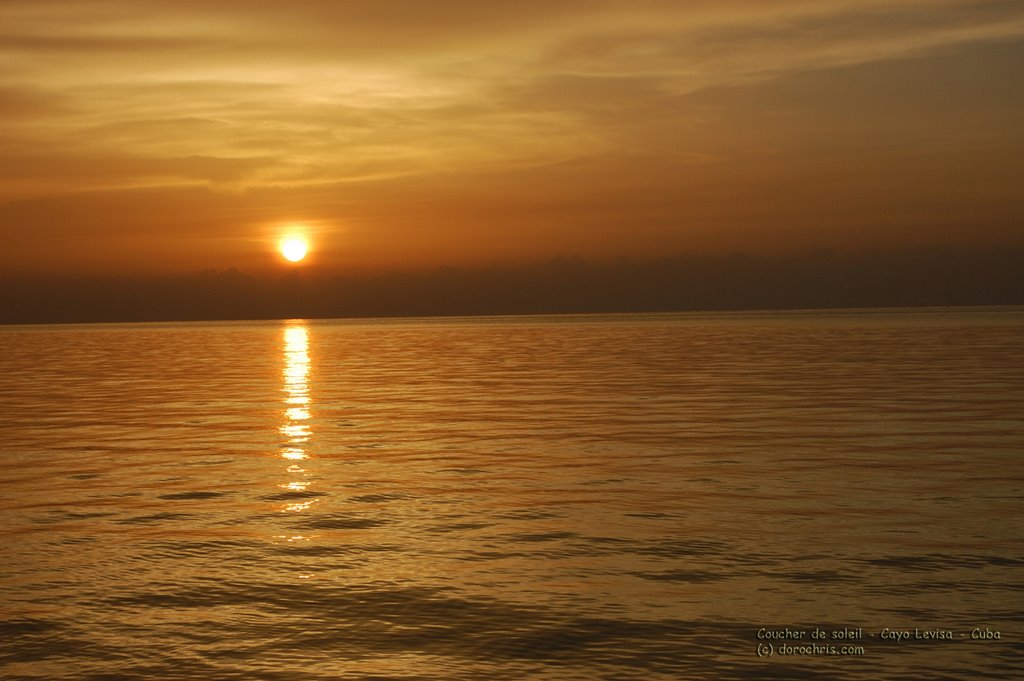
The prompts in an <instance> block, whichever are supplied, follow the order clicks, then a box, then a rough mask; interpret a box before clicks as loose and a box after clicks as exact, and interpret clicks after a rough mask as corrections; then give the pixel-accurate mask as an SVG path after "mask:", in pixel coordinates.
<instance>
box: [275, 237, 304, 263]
mask: <svg viewBox="0 0 1024 681" xmlns="http://www.w3.org/2000/svg"><path fill="white" fill-rule="evenodd" d="M308 252H309V244H308V243H307V242H306V240H305V239H300V238H299V237H288V238H287V239H285V240H284V241H282V242H281V255H283V256H284V258H285V260H289V261H291V262H299V261H300V260H302V259H303V258H305V257H306V253H308Z"/></svg>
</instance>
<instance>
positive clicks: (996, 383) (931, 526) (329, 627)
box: [0, 308, 1024, 681]
mask: <svg viewBox="0 0 1024 681" xmlns="http://www.w3.org/2000/svg"><path fill="white" fill-rule="evenodd" d="M1022 456H1024V310H1022V309H1020V308H1015V309H1005V308H1004V309H949V310H901V311H881V310H874V311H872V310H867V311H843V312H802V313H800V312H795V313H760V314H682V315H652V316H582V317H579V316H572V317H520V318H480V319H431V320H416V321H399V320H375V321H309V322H306V321H287V322H251V323H209V324H207V323H195V324H192V323H189V324H138V325H95V326H63V327H8V328H2V329H0V512H2V527H0V533H2V534H0V569H2V571H3V577H2V580H0V608H2V616H0V617H2V623H0V627H2V630H0V677H2V678H4V679H47V680H57V679H210V680H218V679H282V680H285V679H287V680H289V681H291V680H293V679H309V680H319V679H477V678H485V679H486V678H493V679H519V678H522V679H533V678H543V679H747V678H751V679H752V678H811V679H814V678H820V679H839V680H843V679H877V678H888V679H917V678H921V679H947V678H971V679H977V678H1000V679H1002V678H1009V677H1011V676H1013V675H1014V674H1016V673H1020V672H1021V670H1022V669H1024V645H1022V635H1024V592H1022V588H1024V587H1022V584H1024V579H1022V574H1024V570H1022V567H1024V465H1022V464H1024V461H1022ZM762 628H766V629H767V630H771V631H780V630H781V631H783V632H785V630H786V629H788V630H789V631H790V632H791V635H794V636H795V635H800V636H802V639H777V638H776V639H772V638H760V637H759V633H758V632H759V631H760V630H761V629H762ZM815 628H818V629H820V630H821V631H822V632H824V633H825V635H826V636H827V637H828V638H827V639H825V640H815V639H811V638H810V635H811V632H813V631H814V630H815ZM847 628H849V629H851V630H853V632H852V637H851V638H848V639H836V638H833V633H834V632H842V631H844V630H845V629H847ZM858 629H859V630H860V631H859V636H858V635H857V634H858V632H857V631H856V630H858ZM915 629H917V635H918V636H920V635H921V633H922V632H925V633H928V634H929V635H931V634H933V632H936V631H938V632H940V633H939V634H938V635H939V636H943V635H945V632H949V633H950V635H952V636H953V638H952V640H946V639H931V638H928V639H922V638H915ZM799 632H803V633H802V634H801V633H799ZM903 632H906V633H907V635H908V639H907V640H899V641H895V640H893V639H892V638H883V637H882V634H885V635H886V636H887V637H892V636H897V635H898V636H901V637H902V635H903ZM972 632H976V633H975V635H976V636H977V635H988V636H989V638H987V639H977V638H973V639H972V638H971V633H972ZM985 632H988V633H987V634H986V633H985ZM996 632H998V634H999V638H998V639H995V638H992V636H993V635H994V634H995V633H996ZM764 635H765V634H764V633H762V634H761V636H762V637H763V636H764ZM783 635H785V634H783ZM812 643H813V644H814V645H817V646H818V649H817V652H815V648H812V647H811V645H812ZM768 645H771V646H772V647H771V648H768V647H767V646H768ZM787 645H790V646H792V648H790V650H789V652H788V654H787V652H786V646H787ZM843 645H848V646H850V648H851V649H849V650H846V651H845V654H844V652H843V649H842V648H841V646H843ZM759 646H760V647H759ZM828 646H831V647H832V650H829V648H828ZM759 651H760V653H761V655H762V656H759V655H758V652H759ZM801 653H803V654H801Z"/></svg>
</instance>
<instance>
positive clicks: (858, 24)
mask: <svg viewBox="0 0 1024 681" xmlns="http://www.w3.org/2000/svg"><path fill="white" fill-rule="evenodd" d="M0 26H2V27H3V28H2V29H0V55H2V62H0V64H2V66H0V120H2V123H3V125H2V126H0V242H2V249H0V273H2V274H3V275H4V276H8V277H15V278H17V277H21V278H26V277H27V278H32V279H34V280H39V279H44V280H45V279H46V278H47V277H58V278H67V277H79V278H83V279H82V280H83V281H84V280H85V279H84V278H95V277H119V276H127V275H137V276H143V275H144V276H156V275H161V276H162V275H167V276H172V275H174V276H177V275H185V274H188V273H192V272H196V271H199V270H202V269H211V268H212V269H218V270H226V269H227V268H230V267H237V268H239V269H241V270H242V271H246V272H252V273H254V274H256V275H258V276H261V277H263V276H270V275H271V274H272V273H273V272H274V271H276V270H279V269H280V264H279V263H278V262H277V261H276V260H275V256H274V253H273V249H274V246H275V243H276V241H277V239H278V238H279V237H280V236H281V235H282V234H284V233H285V232H287V231H292V230H299V231H302V232H304V233H306V234H307V236H308V237H309V238H310V240H311V241H312V245H313V252H312V255H311V258H310V262H309V267H310V268H312V269H315V270H316V271H317V272H319V273H321V274H323V273H329V274H338V273H350V274H354V275H359V276H362V275H366V276H370V275H373V274H374V273H379V272H383V271H400V272H401V271H407V272H428V271H433V270H434V269H436V268H438V267H441V266H444V265H450V266H458V267H468V268H481V267H485V266H486V267H497V266H501V267H510V266H514V265H517V264H523V263H528V262H542V261H545V260H547V259H548V258H550V257H552V256H554V255H556V254H566V255H573V256H579V257H582V258H585V259H587V260H588V261H593V262H611V261H613V260H614V259H615V258H617V257H620V256H621V257H628V258H639V259H650V258H652V257H655V256H661V255H665V254H679V253H691V254H714V253H727V252H731V251H740V252H744V253H749V254H751V255H752V256H754V257H758V258H761V257H782V256H786V257H789V256H790V255H792V254H801V253H803V254H806V253H813V252H815V251H817V250H819V249H831V250H834V251H837V252H856V251H859V250H860V249H865V248H878V249H882V250H890V251H892V250H896V251H900V252H906V251H907V250H908V249H909V250H913V249H923V248H933V247H940V248H945V249H954V250H955V249H967V250H969V249H979V248H982V249H985V248H988V249H991V248H996V249H998V248H1010V247H1018V246H1021V245H1024V222H1022V221H1024V192H1022V191H1021V189H1020V187H1021V186H1022V184H1024V183H1022V179H1024V127H1022V126H1021V125H1020V120H1022V119H1024V115H1022V114H1024V89H1022V88H1020V87H1019V81H1020V74H1021V73H1024V6H1022V5H1021V4H1020V3H1018V2H1009V1H1005V0H947V1H942V2H939V1H923V0H888V1H885V2H882V1H880V0H836V1H834V2H828V3H821V2H805V1H803V0H780V1H778V2H772V3H765V2H761V1H760V0H716V1H714V2H712V1H711V0H695V1H691V2H678V1H671V2H670V1H668V0H648V1H642V0H641V1H638V2H629V3H626V2H612V1H588V2H584V1H582V0H557V1H554V2H552V1H545V2H539V1H530V2H518V3H482V2H469V1H468V0H442V1H439V2H431V3H423V2H414V1H412V0H403V1H396V0H391V1H387V0H382V1H381V2H374V3H363V2H333V1H332V2H328V1H326V0H324V1H305V2H303V1H298V2H289V3H281V2H276V1H274V2H271V1H270V0H251V1H248V2H218V3H210V2H199V1H198V0H189V1H180V2H169V1H158V0H132V1H131V2H128V0H76V1H74V2H72V1H71V0H35V1H33V2H5V3H0ZM837 304H838V301H837Z"/></svg>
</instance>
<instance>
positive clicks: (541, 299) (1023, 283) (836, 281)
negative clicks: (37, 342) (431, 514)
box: [0, 248, 1024, 324]
mask: <svg viewBox="0 0 1024 681" xmlns="http://www.w3.org/2000/svg"><path fill="white" fill-rule="evenodd" d="M1022 264H1024V248H1009V249H1008V248H1000V249H969V250H963V249H948V248H947V249H915V250H909V251H889V252H885V251H871V250H869V251H864V252H860V253H856V254H840V253H836V252H830V251H819V252H817V253H812V254H806V255H799V256H794V255H790V256H751V255H748V254H743V253H732V254H723V255H703V256H697V255H690V256H675V257H666V258H658V259H655V260H649V261H633V260H629V259H619V260H617V261H614V262H605V263H594V262H587V261H585V260H582V259H579V258H565V257H556V258H552V259H551V260H549V261H547V262H544V263H534V264H529V265H518V266H507V267H490V268H452V267H442V268H438V269H435V270H432V271H428V272H415V273H409V272H391V273H384V274H377V275H366V276H351V275H340V274H329V273H327V272H309V271H293V272H289V273H285V274H266V275H253V274H251V273H248V272H245V271H240V270H238V269H235V268H230V269H227V270H208V271H206V272H202V273H197V274H194V275H191V276H179V277H139V276H134V277H131V276H121V277H104V278H99V277H96V278H91V279H83V278H80V277H79V278H75V277H70V278H53V277H49V278H31V277H15V278H7V279H0V324H32V323H64V322H119V321H120V322H124V321H129V322H132V321H134V322H147V321H197V320H230V319H234V320H248V319H287V318H300V317H303V318H341V317H390V316H453V315H454V316H460V315H513V314H573V313H607V312H633V313H636V312H680V311H682V312H686V311H704V310H780V309H820V308H832V307H846V308H866V307H929V306H965V305H1024V267H1022Z"/></svg>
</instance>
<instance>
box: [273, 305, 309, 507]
mask: <svg viewBox="0 0 1024 681" xmlns="http://www.w3.org/2000/svg"><path fill="white" fill-rule="evenodd" d="M309 373H310V359H309V330H308V329H307V328H306V325H305V324H304V323H302V322H292V323H289V324H288V325H287V326H285V327H284V368H283V369H282V377H283V379H284V387H283V388H282V392H284V403H285V408H284V410H283V412H282V413H283V415H284V422H283V423H282V424H281V426H280V428H278V430H279V431H280V433H281V434H282V435H284V436H285V438H286V443H285V446H284V447H282V448H281V458H282V459H286V460H287V461H289V462H291V465H289V466H288V467H287V469H286V470H287V472H288V473H289V474H290V476H291V477H292V479H291V480H290V482H286V483H284V484H282V485H279V487H281V488H282V489H284V490H286V491H287V492H294V493H297V494H301V493H303V492H305V491H306V490H307V488H308V487H309V484H310V483H309V481H308V480H306V479H299V480H296V479H294V477H295V476H302V477H303V478H305V477H308V476H309V472H308V471H307V470H306V469H305V468H303V467H302V465H300V464H299V463H297V462H299V461H306V460H308V459H309V454H308V453H307V452H306V447H307V445H308V443H309V441H310V437H311V435H312V431H311V429H310V424H309V421H310V419H311V418H312V413H311V411H310V406H311V404H312V400H311V399H310V396H309ZM316 501H317V499H303V500H302V501H297V502H292V503H287V504H285V505H284V506H283V507H282V508H281V511H282V512H285V513H298V512H301V511H305V510H306V509H308V508H309V507H310V506H312V505H313V504H314V503H315V502H316Z"/></svg>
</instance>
